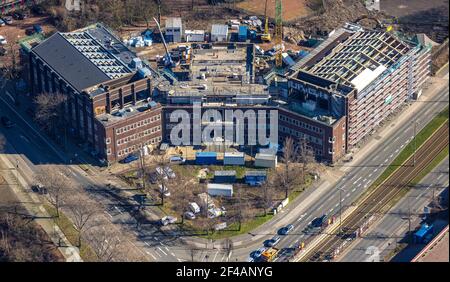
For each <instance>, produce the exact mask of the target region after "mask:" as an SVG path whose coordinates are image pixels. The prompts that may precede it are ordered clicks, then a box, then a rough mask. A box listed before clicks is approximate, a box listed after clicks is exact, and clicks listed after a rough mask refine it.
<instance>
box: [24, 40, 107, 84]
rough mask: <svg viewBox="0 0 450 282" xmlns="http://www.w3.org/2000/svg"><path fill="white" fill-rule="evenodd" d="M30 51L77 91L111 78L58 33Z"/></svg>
mask: <svg viewBox="0 0 450 282" xmlns="http://www.w3.org/2000/svg"><path fill="white" fill-rule="evenodd" d="M32 52H33V53H35V54H36V55H38V56H39V57H40V58H41V59H42V60H43V61H44V62H45V63H46V64H48V65H49V66H50V67H51V68H52V69H53V70H54V71H55V72H57V73H58V74H59V75H60V76H61V77H63V78H64V79H65V80H66V81H67V82H68V83H69V84H70V85H71V86H72V87H73V88H75V90H77V91H78V92H81V91H82V90H83V89H85V88H87V87H90V86H92V85H96V84H99V83H102V82H105V81H108V80H111V79H110V78H109V77H108V76H107V75H106V74H105V73H104V72H102V71H101V70H100V69H99V68H98V67H97V66H96V65H94V64H93V63H92V62H91V61H90V60H89V59H87V58H86V57H85V56H84V55H83V54H82V53H81V52H79V51H78V50H77V49H76V48H75V47H74V46H73V45H72V44H70V43H69V42H68V41H67V40H66V39H65V38H64V37H63V36H62V35H61V34H59V33H55V34H54V35H52V36H51V37H49V38H48V39H47V40H45V41H43V42H42V43H41V44H39V45H38V46H36V47H34V48H33V49H32Z"/></svg>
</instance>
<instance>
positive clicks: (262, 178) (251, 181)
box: [244, 170, 267, 186]
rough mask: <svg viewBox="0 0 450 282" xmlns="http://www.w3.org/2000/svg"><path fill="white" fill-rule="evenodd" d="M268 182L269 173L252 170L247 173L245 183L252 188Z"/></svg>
mask: <svg viewBox="0 0 450 282" xmlns="http://www.w3.org/2000/svg"><path fill="white" fill-rule="evenodd" d="M266 180H267V171H264V170H252V171H247V172H245V176H244V181H245V183H246V184H247V185H250V186H260V185H262V184H263V183H264V182H266Z"/></svg>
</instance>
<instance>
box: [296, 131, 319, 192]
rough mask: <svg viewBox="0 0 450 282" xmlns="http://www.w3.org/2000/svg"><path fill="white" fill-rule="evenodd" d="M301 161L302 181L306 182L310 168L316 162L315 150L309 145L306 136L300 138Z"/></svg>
mask: <svg viewBox="0 0 450 282" xmlns="http://www.w3.org/2000/svg"><path fill="white" fill-rule="evenodd" d="M299 161H300V164H301V176H302V181H303V183H305V181H306V173H307V171H308V168H309V167H311V166H312V165H314V164H315V163H316V159H315V157H314V151H313V150H312V148H311V147H310V146H308V141H307V140H306V139H305V138H302V139H300V152H299Z"/></svg>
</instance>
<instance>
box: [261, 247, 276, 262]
mask: <svg viewBox="0 0 450 282" xmlns="http://www.w3.org/2000/svg"><path fill="white" fill-rule="evenodd" d="M278 251H279V249H277V248H274V247H271V248H268V249H267V250H265V251H264V252H263V253H262V254H261V257H260V258H261V260H262V261H264V262H271V261H273V259H274V258H275V257H276V256H277V254H278Z"/></svg>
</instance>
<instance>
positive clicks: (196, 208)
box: [189, 202, 200, 213]
mask: <svg viewBox="0 0 450 282" xmlns="http://www.w3.org/2000/svg"><path fill="white" fill-rule="evenodd" d="M189 209H190V210H191V211H192V212H193V213H199V212H200V207H199V205H198V204H197V203H196V202H190V203H189Z"/></svg>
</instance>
